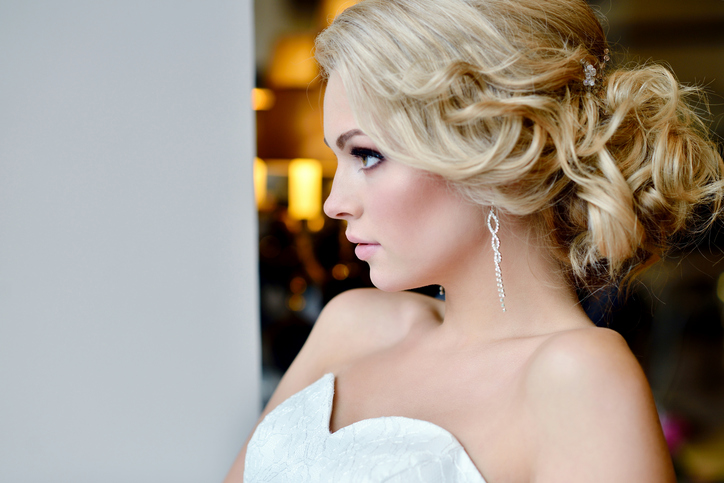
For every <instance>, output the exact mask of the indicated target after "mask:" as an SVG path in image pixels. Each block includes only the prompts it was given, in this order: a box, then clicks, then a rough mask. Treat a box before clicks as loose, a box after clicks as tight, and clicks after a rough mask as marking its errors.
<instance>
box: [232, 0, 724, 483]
mask: <svg viewBox="0 0 724 483" xmlns="http://www.w3.org/2000/svg"><path fill="white" fill-rule="evenodd" d="M316 56H317V60H318V62H319V64H320V66H321V69H322V71H323V73H324V74H325V76H326V78H327V81H328V82H327V89H326V93H325V99H324V132H325V139H326V142H327V144H328V145H329V146H330V148H331V149H332V150H333V151H334V153H335V154H336V156H337V158H338V168H337V173H336V175H335V179H334V185H333V188H332V192H331V194H330V196H329V198H328V199H327V201H326V203H325V212H326V214H327V215H328V216H330V217H332V218H337V219H341V220H345V221H346V222H347V237H348V238H349V240H350V241H351V242H353V243H356V244H357V248H356V253H357V256H358V257H359V258H360V259H362V260H365V261H367V262H368V263H369V266H370V277H371V279H372V281H373V283H374V284H375V286H376V287H377V288H378V289H379V290H375V289H370V290H356V291H350V292H346V293H344V294H342V295H340V296H339V297H337V298H335V299H334V300H333V301H332V302H330V303H329V304H328V306H327V307H326V308H325V309H324V311H323V312H322V314H321V315H320V317H319V320H318V322H317V323H316V325H315V327H314V330H313V332H312V334H311V336H310V337H309V340H308V341H307V343H306V345H305V346H304V348H303V349H302V351H301V352H300V354H299V356H298V357H297V359H296V360H295V362H294V363H293V365H292V366H291V367H290V369H289V371H288V372H287V374H286V375H285V376H284V378H283V379H282V381H281V383H280V384H279V387H278V389H277V391H276V393H275V394H274V396H273V397H272V399H271V401H270V402H269V405H268V406H267V408H266V409H265V411H264V413H263V415H262V418H265V419H263V420H262V421H261V422H260V424H259V425H258V426H257V429H256V431H255V433H254V434H253V436H252V437H251V438H250V441H249V442H247V445H248V446H245V447H244V449H243V450H242V452H241V454H240V456H239V458H238V460H237V462H236V463H235V465H234V467H233V468H232V470H231V471H230V473H229V476H228V477H227V481H228V482H237V481H242V478H244V481H250V482H257V481H295V482H301V481H478V482H482V481H486V482H488V483H496V482H506V483H509V482H517V481H533V480H534V481H537V482H549V481H550V482H559V481H576V482H593V481H605V482H611V481H615V482H636V483H642V482H657V483H659V482H668V481H674V473H673V470H672V465H671V461H670V459H669V456H668V452H667V449H666V445H665V442H664V439H663V436H662V432H661V428H660V425H659V422H658V418H657V414H656V409H655V407H654V402H653V400H652V397H651V393H650V390H649V388H648V385H647V382H646V380H645V378H644V375H643V374H642V371H641V369H640V367H639V366H638V364H637V362H636V360H635V358H634V356H633V355H632V354H631V352H630V351H629V349H628V347H627V345H626V343H625V342H624V341H623V339H622V338H621V337H620V336H619V335H617V334H616V333H615V332H613V331H610V330H608V329H602V328H596V327H595V326H594V324H593V323H592V322H591V321H590V320H589V319H588V318H587V317H586V315H585V313H584V312H583V310H582V309H581V307H580V304H579V302H578V298H577V296H576V289H580V288H588V289H591V290H595V289H596V288H598V287H602V286H612V285H619V286H620V285H622V284H625V283H626V281H627V280H629V279H630V277H631V276H632V275H634V274H636V273H637V272H639V271H640V270H641V269H643V268H644V267H646V266H648V265H649V264H650V263H652V262H653V261H655V260H656V259H657V258H658V257H659V256H660V255H662V254H663V253H665V251H666V249H667V248H668V247H670V245H671V243H672V242H671V240H672V239H674V237H677V236H680V235H681V234H683V233H687V232H689V231H691V230H698V229H702V228H703V227H704V226H706V224H707V223H709V222H711V221H712V220H713V219H714V218H715V217H716V215H717V213H718V210H719V206H720V202H721V197H722V188H723V183H722V172H723V165H722V161H721V158H720V157H719V156H718V154H717V153H716V149H715V147H714V146H713V145H712V144H711V143H710V142H709V141H708V139H707V137H706V134H705V132H706V131H705V129H703V128H702V125H701V122H700V121H699V120H698V118H697V117H696V116H695V115H694V113H693V112H692V110H690V109H689V108H688V107H687V104H686V103H685V102H684V98H685V97H686V96H687V95H689V94H691V93H692V92H691V91H690V90H689V89H686V88H683V87H680V86H679V85H678V83H677V82H676V80H675V79H674V77H673V76H672V75H671V74H670V73H669V72H668V71H667V70H665V69H663V68H661V67H657V66H645V67H641V68H636V69H632V70H617V69H614V68H613V67H611V66H610V65H609V64H610V62H609V60H610V59H609V54H608V48H607V44H606V40H605V38H604V35H603V30H602V28H601V26H600V24H599V22H598V20H597V19H596V17H595V15H594V14H593V12H592V11H591V10H590V8H589V7H588V6H587V5H586V4H585V2H584V1H582V0H549V1H546V2H539V1H536V0H517V1H513V0H444V1H443V0H366V1H363V2H361V3H360V4H358V5H356V6H354V7H351V8H349V9H348V10H346V11H345V12H343V13H342V14H341V15H340V16H339V17H337V19H336V20H335V21H334V22H333V24H332V25H331V26H330V27H329V28H328V29H327V30H326V31H325V32H323V33H322V34H321V35H320V36H319V38H318V40H317V51H316ZM703 205H707V207H708V209H709V210H710V213H714V215H712V216H711V217H709V219H708V220H704V222H700V223H698V224H696V221H697V220H696V218H695V217H694V215H693V213H694V210H695V209H697V208H698V207H701V206H703ZM698 212H701V210H699V211H698ZM430 284H440V285H441V286H443V287H444V290H445V301H444V302H442V301H439V300H434V299H431V298H429V297H425V296H422V295H418V294H414V293H409V292H402V291H403V290H405V289H410V288H414V287H420V286H425V285H430ZM245 466H246V468H244V467H245ZM245 471H246V475H244V477H242V475H243V474H244V472H245Z"/></svg>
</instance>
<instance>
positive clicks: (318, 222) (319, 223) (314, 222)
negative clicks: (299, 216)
mask: <svg viewBox="0 0 724 483" xmlns="http://www.w3.org/2000/svg"><path fill="white" fill-rule="evenodd" d="M307 228H309V231H312V232H318V231H320V230H321V229H322V228H324V217H323V216H317V217H316V218H312V219H310V220H308V221H307Z"/></svg>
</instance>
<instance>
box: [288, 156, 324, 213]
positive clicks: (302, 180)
mask: <svg viewBox="0 0 724 483" xmlns="http://www.w3.org/2000/svg"><path fill="white" fill-rule="evenodd" d="M321 214H322V163H321V162H319V161H318V160H316V159H302V158H299V159H293V160H291V161H290V162H289V216H291V217H292V218H294V219H297V220H309V219H313V218H317V217H319V216H321Z"/></svg>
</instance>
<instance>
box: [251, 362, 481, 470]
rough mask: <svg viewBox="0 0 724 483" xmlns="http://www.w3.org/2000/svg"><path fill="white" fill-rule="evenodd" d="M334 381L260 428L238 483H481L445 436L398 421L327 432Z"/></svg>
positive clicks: (279, 410)
mask: <svg viewBox="0 0 724 483" xmlns="http://www.w3.org/2000/svg"><path fill="white" fill-rule="evenodd" d="M333 397H334V374H326V375H324V376H322V378H321V379H319V380H318V381H317V382H315V383H314V384H312V385H310V386H308V387H306V388H305V389H303V390H301V391H300V392H298V393H296V394H295V395H293V396H292V397H290V398H289V399H287V400H286V401H284V402H283V403H281V404H280V405H279V406H277V407H276V408H275V409H274V410H273V411H272V412H270V413H269V414H268V415H267V416H266V417H265V418H264V420H263V421H262V422H261V423H260V424H259V426H258V427H257V428H256V431H255V432H254V435H253V436H252V438H251V440H250V441H249V445H248V447H247V451H246V461H245V466H244V482H245V483H262V482H290V483H305V482H315V483H319V482H335V483H337V482H340V483H342V482H344V483H346V482H350V483H351V482H355V483H356V482H359V483H362V482H380V481H384V482H416V483H417V482H422V483H427V482H473V483H485V480H484V479H483V477H482V476H481V475H480V472H479V471H478V469H477V468H476V467H475V465H474V464H473V462H472V460H471V459H470V457H469V456H468V454H467V453H466V452H465V450H464V449H463V447H462V445H461V444H460V443H459V442H458V440H457V439H455V436H453V435H452V434H450V433H449V432H448V431H446V430H445V429H443V428H441V427H440V426H437V425H435V424H433V423H430V422H427V421H421V420H419V419H411V418H405V417H398V416H392V417H382V418H374V419H364V420H362V421H358V422H356V423H354V424H351V425H349V426H346V427H344V428H341V429H340V430H339V431H337V432H335V433H330V432H329V421H330V416H331V414H332V400H333Z"/></svg>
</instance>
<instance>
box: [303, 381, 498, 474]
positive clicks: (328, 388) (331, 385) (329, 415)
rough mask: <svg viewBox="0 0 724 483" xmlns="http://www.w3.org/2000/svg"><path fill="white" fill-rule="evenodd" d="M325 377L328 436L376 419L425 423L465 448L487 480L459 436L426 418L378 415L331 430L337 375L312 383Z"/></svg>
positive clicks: (371, 422) (477, 469) (370, 422)
mask: <svg viewBox="0 0 724 483" xmlns="http://www.w3.org/2000/svg"><path fill="white" fill-rule="evenodd" d="M324 379H330V381H329V382H327V381H325V384H326V386H325V389H326V392H327V395H328V404H327V414H326V418H325V421H326V423H327V427H326V433H327V436H328V437H330V438H334V437H335V436H336V435H338V434H341V433H342V432H343V431H345V430H346V429H347V428H353V427H355V426H365V425H369V424H373V423H374V422H376V421H384V420H388V421H389V420H393V421H398V422H401V423H405V424H424V425H426V426H429V427H431V428H433V429H434V430H436V431H440V432H441V433H443V434H446V435H448V436H449V437H451V438H452V439H453V440H455V442H456V443H457V444H458V446H460V448H461V449H462V450H463V453H465V456H467V458H468V460H470V463H471V464H472V465H473V467H474V468H475V470H476V471H477V472H478V476H480V478H481V479H482V480H483V483H485V482H486V481H487V480H486V479H485V477H484V476H483V473H482V472H481V471H480V469H479V468H478V467H477V465H476V464H475V462H474V461H473V459H472V458H471V457H470V454H469V453H468V451H467V450H466V449H465V447H464V446H463V445H462V443H461V442H460V440H458V438H457V437H456V436H455V435H454V434H452V433H451V432H450V431H448V430H447V429H445V428H443V427H442V426H439V425H437V424H435V423H433V422H430V421H425V420H424V419H416V418H410V417H407V416H377V417H374V418H365V419H360V420H358V421H354V422H352V423H350V424H348V425H346V426H342V427H341V428H339V429H338V430H337V431H334V432H332V430H331V424H332V410H333V409H334V392H335V386H336V381H337V376H335V375H334V373H333V372H328V373H326V374H324V375H323V376H322V377H320V378H319V379H317V381H316V382H314V383H312V384H311V386H314V385H316V384H318V383H319V382H321V381H322V380H324Z"/></svg>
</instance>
